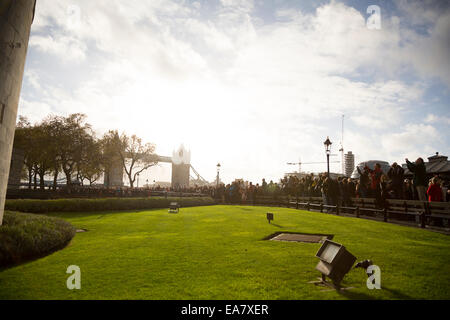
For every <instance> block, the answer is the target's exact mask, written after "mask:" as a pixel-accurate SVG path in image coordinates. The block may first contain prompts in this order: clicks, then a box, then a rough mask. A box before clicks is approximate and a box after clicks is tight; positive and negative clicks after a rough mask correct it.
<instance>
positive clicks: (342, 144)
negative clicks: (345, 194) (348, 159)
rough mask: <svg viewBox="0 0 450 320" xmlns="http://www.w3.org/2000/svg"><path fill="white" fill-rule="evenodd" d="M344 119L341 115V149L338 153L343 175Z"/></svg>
mask: <svg viewBox="0 0 450 320" xmlns="http://www.w3.org/2000/svg"><path fill="white" fill-rule="evenodd" d="M344 118H345V115H342V127H341V129H342V136H341V148H340V149H339V152H340V153H341V161H342V174H345V157H344Z"/></svg>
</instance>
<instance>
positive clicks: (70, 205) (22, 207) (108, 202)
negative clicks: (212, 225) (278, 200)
mask: <svg viewBox="0 0 450 320" xmlns="http://www.w3.org/2000/svg"><path fill="white" fill-rule="evenodd" d="M174 201H176V202H178V203H179V204H180V206H181V207H196V206H207V205H213V204H215V201H214V199H212V198H210V197H189V198H177V197H173V198H171V197H168V198H164V197H151V198H103V199H57V200H28V199H26V200H24V199H17V200H16V199H14V200H13V199H7V200H6V204H5V210H10V211H20V212H28V213H50V212H95V211H114V210H136V209H160V208H168V207H169V204H170V203H171V202H174Z"/></svg>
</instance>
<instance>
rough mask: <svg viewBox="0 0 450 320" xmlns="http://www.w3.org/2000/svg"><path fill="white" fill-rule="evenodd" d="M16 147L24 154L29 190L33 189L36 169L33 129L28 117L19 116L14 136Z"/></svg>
mask: <svg viewBox="0 0 450 320" xmlns="http://www.w3.org/2000/svg"><path fill="white" fill-rule="evenodd" d="M14 147H15V148H18V149H21V150H22V151H23V153H24V159H23V161H24V165H25V167H26V170H27V176H28V188H29V189H31V185H32V180H33V168H34V159H33V155H34V148H33V127H32V125H31V123H30V121H29V120H28V119H27V118H26V117H23V116H19V121H18V123H17V125H16V131H15V134H14Z"/></svg>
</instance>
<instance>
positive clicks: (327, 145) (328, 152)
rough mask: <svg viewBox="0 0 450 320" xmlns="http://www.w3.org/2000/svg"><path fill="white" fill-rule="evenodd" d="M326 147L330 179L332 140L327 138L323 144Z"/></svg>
mask: <svg viewBox="0 0 450 320" xmlns="http://www.w3.org/2000/svg"><path fill="white" fill-rule="evenodd" d="M323 144H324V146H325V152H326V154H327V176H328V178H329V177H330V153H331V145H332V143H331V141H330V138H329V137H327V140H325V142H324V143H323Z"/></svg>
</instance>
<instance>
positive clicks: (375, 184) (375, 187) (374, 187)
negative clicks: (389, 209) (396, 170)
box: [365, 163, 383, 208]
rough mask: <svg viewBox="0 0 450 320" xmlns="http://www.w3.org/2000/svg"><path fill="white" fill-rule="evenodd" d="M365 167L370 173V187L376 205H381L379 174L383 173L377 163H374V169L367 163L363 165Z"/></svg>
mask: <svg viewBox="0 0 450 320" xmlns="http://www.w3.org/2000/svg"><path fill="white" fill-rule="evenodd" d="M366 168H367V169H366ZM365 169H366V170H368V171H369V173H370V178H371V182H370V189H371V193H372V196H373V197H375V200H376V203H377V204H378V207H380V208H381V207H382V201H381V188H380V182H381V176H382V175H383V171H382V170H381V166H380V164H379V163H376V164H375V169H374V170H372V169H370V168H369V167H368V166H367V165H366V166H365Z"/></svg>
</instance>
